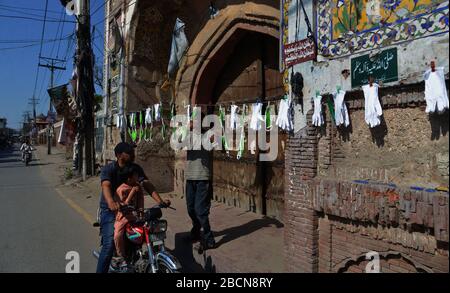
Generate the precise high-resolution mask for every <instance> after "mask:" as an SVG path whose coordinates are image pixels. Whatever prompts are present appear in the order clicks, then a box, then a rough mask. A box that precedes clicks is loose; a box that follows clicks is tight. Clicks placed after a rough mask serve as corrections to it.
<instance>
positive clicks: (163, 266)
mask: <svg viewBox="0 0 450 293" xmlns="http://www.w3.org/2000/svg"><path fill="white" fill-rule="evenodd" d="M158 267H159V270H158V274H178V273H180V272H179V271H178V270H174V269H172V268H171V267H170V266H169V265H168V264H167V263H166V262H165V261H158Z"/></svg>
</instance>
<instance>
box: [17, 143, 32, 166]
mask: <svg viewBox="0 0 450 293" xmlns="http://www.w3.org/2000/svg"><path fill="white" fill-rule="evenodd" d="M20 151H21V152H22V162H24V161H25V155H26V154H27V152H31V151H33V147H32V146H31V144H30V140H29V139H28V138H27V139H26V140H25V142H24V143H23V144H22V146H21V147H20Z"/></svg>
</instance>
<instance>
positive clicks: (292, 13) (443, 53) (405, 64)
mask: <svg viewBox="0 0 450 293" xmlns="http://www.w3.org/2000/svg"><path fill="white" fill-rule="evenodd" d="M313 1H314V0H304V1H303V2H304V5H305V9H306V11H307V13H308V16H309V19H310V22H311V24H312V26H313V30H315V24H316V19H315V18H314V15H315V13H314V8H313ZM296 2H297V1H296V0H293V1H292V2H291V5H290V9H289V42H294V41H295V34H296V32H295V31H296ZM299 27H300V34H299V38H298V39H299V40H301V39H304V38H305V37H306V33H307V26H306V23H305V21H304V15H303V13H302V14H301V15H300V21H299ZM395 47H397V48H398V74H399V81H397V82H393V83H388V84H384V85H382V86H392V85H397V84H413V83H417V82H420V81H422V80H423V78H422V76H423V73H424V72H425V71H426V70H427V69H428V68H429V64H430V61H431V60H436V66H438V67H439V66H442V67H444V68H445V73H448V72H449V34H448V33H447V34H442V35H439V36H432V37H428V38H424V39H418V40H414V41H411V42H407V43H403V44H396V45H393V46H388V47H384V48H382V50H385V49H388V48H395ZM377 50H378V49H377ZM368 53H369V52H367V51H366V52H363V53H359V54H358V53H356V54H354V55H352V56H351V57H343V58H340V59H335V60H324V61H322V62H313V61H308V62H305V63H302V64H298V65H295V66H294V71H295V72H300V73H302V75H303V78H304V81H305V88H304V90H303V93H304V101H305V111H304V113H305V114H306V113H307V112H308V111H309V110H310V109H311V104H310V103H307V100H309V99H311V98H312V97H313V96H315V93H316V90H319V91H320V92H321V94H328V93H332V92H334V91H336V86H337V85H340V86H341V87H342V89H344V90H347V91H350V90H351V77H348V78H347V79H346V80H345V79H344V77H343V76H342V74H341V72H342V71H343V70H344V69H348V70H351V64H350V61H351V58H354V57H357V56H360V55H366V54H368ZM305 114H303V115H302V114H301V111H300V109H299V107H297V109H296V122H295V126H296V127H295V129H296V131H298V130H300V129H302V128H303V127H305V126H306V117H305Z"/></svg>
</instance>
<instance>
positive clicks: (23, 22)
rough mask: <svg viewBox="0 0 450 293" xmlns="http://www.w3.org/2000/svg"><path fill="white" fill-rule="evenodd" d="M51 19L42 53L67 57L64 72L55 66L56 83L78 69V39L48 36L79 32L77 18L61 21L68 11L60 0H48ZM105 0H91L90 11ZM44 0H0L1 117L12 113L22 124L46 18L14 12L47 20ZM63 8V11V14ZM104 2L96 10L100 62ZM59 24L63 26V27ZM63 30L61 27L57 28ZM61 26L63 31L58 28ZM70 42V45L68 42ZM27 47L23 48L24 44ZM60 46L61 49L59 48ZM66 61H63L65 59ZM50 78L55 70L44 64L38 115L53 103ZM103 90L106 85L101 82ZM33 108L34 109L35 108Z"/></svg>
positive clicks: (11, 120)
mask: <svg viewBox="0 0 450 293" xmlns="http://www.w3.org/2000/svg"><path fill="white" fill-rule="evenodd" d="M48 1H49V2H48V11H49V12H48V13H47V17H48V18H47V19H49V20H52V21H54V22H47V23H46V29H45V35H44V45H43V48H42V56H44V57H53V58H56V57H58V59H65V58H66V57H67V61H68V62H67V63H66V64H65V65H66V68H67V70H66V71H64V72H62V71H61V72H60V71H56V72H55V85H60V84H64V83H67V82H68V80H69V78H70V76H71V73H72V70H73V55H74V52H75V45H76V43H74V42H73V40H74V39H72V40H71V41H69V39H65V40H63V41H53V42H46V40H47V41H49V40H55V39H60V38H61V32H62V37H63V38H64V37H65V36H68V35H70V34H72V33H73V32H74V29H75V24H74V23H64V25H63V24H62V23H61V22H59V20H61V19H62V17H63V15H64V14H65V12H64V9H63V7H62V6H61V4H60V1H59V0H48ZM104 1H105V0H91V12H92V13H93V12H94V11H95V10H96V9H97V8H99V7H100V6H102V5H103V3H104ZM44 11H45V0H0V117H6V118H7V119H8V126H9V127H11V128H15V129H18V128H20V127H21V122H22V121H23V116H22V115H23V112H25V111H32V106H31V105H29V104H28V103H29V100H28V99H30V98H31V97H32V95H33V91H34V84H35V78H36V71H37V64H38V59H39V58H38V57H39V49H40V40H41V34H42V26H43V22H42V21H37V20H30V19H19V18H11V16H14V17H16V16H17V17H27V18H34V19H39V20H43V19H44ZM63 13H64V14H63ZM103 19H104V8H103V7H102V8H101V9H99V10H98V11H97V12H96V13H95V14H94V15H93V16H92V22H91V23H92V25H94V24H97V26H96V29H97V31H96V32H95V39H94V43H95V45H96V46H93V50H94V54H95V56H96V59H97V60H96V63H97V64H98V65H100V66H101V64H102V62H103V55H102V54H103V52H100V50H101V51H103V32H104V21H103ZM65 20H70V21H75V18H74V16H69V15H65ZM58 26H59V28H58ZM58 30H59V31H58ZM57 31H58V34H57ZM69 45H70V46H69ZM24 46H27V47H25V48H18V47H24ZM58 46H59V52H58ZM62 65H64V64H62ZM49 84H50V71H49V70H48V69H47V68H40V69H39V80H38V83H37V89H36V97H37V98H39V104H38V105H37V115H39V114H40V113H44V114H46V113H47V111H48V107H49V98H48V94H47V91H46V89H47V88H48V86H49ZM97 91H98V92H99V93H100V94H101V90H100V89H99V88H98V87H97ZM31 113H32V112H31Z"/></svg>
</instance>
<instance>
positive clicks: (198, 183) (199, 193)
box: [185, 109, 216, 250]
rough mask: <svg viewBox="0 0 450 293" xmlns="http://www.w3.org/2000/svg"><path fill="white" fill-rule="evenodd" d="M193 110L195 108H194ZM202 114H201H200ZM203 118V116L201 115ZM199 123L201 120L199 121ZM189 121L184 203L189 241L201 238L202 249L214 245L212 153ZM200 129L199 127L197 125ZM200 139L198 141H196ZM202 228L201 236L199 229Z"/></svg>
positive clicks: (199, 132) (211, 247)
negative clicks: (211, 223) (187, 218)
mask: <svg viewBox="0 0 450 293" xmlns="http://www.w3.org/2000/svg"><path fill="white" fill-rule="evenodd" d="M194 111H195V109H194ZM202 116H203V115H202ZM201 118H203V117H201ZM200 123H201V122H200ZM193 125H194V122H193V121H191V122H190V128H191V135H190V136H191V139H192V140H191V142H192V143H193V144H192V145H193V146H194V148H190V149H189V150H188V151H187V164H186V171H185V178H186V204H187V210H188V214H189V217H190V218H191V220H192V226H193V227H192V229H191V241H192V242H197V241H200V240H202V242H201V245H202V248H203V249H205V250H206V249H213V248H215V247H216V242H215V240H214V235H213V233H212V231H211V226H210V224H209V213H210V209H211V199H212V198H211V192H210V190H211V176H212V172H211V169H212V158H211V156H212V153H211V151H207V150H205V149H204V148H203V146H202V144H201V139H202V134H201V131H198V130H196V128H195V127H193ZM199 128H200V129H201V127H199ZM198 140H200V141H198ZM202 228H203V238H202V237H201V236H202V235H201V229H202Z"/></svg>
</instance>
